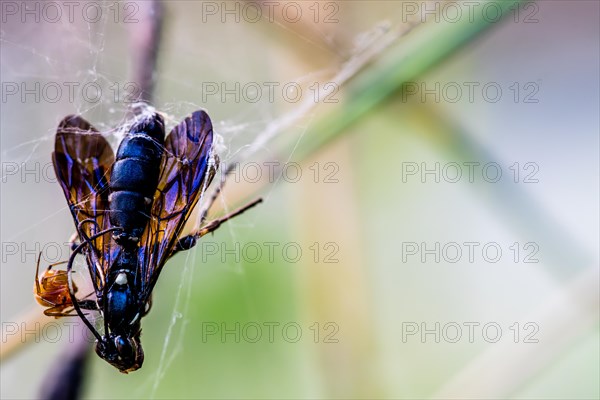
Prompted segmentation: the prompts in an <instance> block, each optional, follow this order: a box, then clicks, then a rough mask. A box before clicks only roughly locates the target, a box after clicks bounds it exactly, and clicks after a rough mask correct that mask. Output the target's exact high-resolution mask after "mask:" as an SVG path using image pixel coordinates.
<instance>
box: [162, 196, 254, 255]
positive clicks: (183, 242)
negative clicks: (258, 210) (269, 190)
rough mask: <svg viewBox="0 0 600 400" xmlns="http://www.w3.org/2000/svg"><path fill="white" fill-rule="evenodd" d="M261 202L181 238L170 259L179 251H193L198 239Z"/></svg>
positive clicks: (216, 220)
mask: <svg viewBox="0 0 600 400" xmlns="http://www.w3.org/2000/svg"><path fill="white" fill-rule="evenodd" d="M260 202H262V199H261V198H258V199H256V200H254V201H253V202H251V203H248V204H246V205H245V206H243V207H241V208H238V209H237V210H235V211H233V212H232V213H230V214H227V215H225V216H224V217H221V218H219V219H215V220H213V221H211V222H209V223H208V224H206V225H205V226H204V227H203V228H200V229H199V230H197V231H196V232H192V233H191V234H189V235H187V236H184V237H182V238H180V239H179V240H178V241H177V244H176V245H175V248H174V249H173V252H172V253H171V255H170V257H172V256H173V255H175V254H176V253H177V252H179V251H183V250H189V249H191V248H192V247H194V246H195V245H196V243H197V241H198V239H200V238H201V237H202V236H204V235H207V234H209V233H211V232H214V231H215V230H217V229H218V228H219V227H220V226H221V224H222V223H224V222H226V221H228V220H230V219H232V218H234V217H237V216H238V215H240V214H242V213H243V212H245V211H246V210H248V209H250V208H252V207H254V206H255V205H257V204H259V203H260Z"/></svg>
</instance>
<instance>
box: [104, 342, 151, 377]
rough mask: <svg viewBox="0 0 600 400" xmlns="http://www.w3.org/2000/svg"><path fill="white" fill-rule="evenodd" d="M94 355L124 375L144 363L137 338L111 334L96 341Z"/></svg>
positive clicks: (142, 352)
mask: <svg viewBox="0 0 600 400" xmlns="http://www.w3.org/2000/svg"><path fill="white" fill-rule="evenodd" d="M96 354H98V356H100V358H102V359H104V360H106V361H107V362H108V363H109V364H111V365H113V366H114V367H116V368H117V369H118V370H119V371H121V372H123V373H124V374H127V373H129V372H132V371H135V370H137V369H139V368H141V366H142V363H143V362H144V351H143V350H142V345H141V343H140V340H139V337H138V336H135V337H126V336H122V335H114V334H111V335H110V336H108V337H107V338H106V339H105V340H98V341H96Z"/></svg>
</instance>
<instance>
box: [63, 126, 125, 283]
mask: <svg viewBox="0 0 600 400" xmlns="http://www.w3.org/2000/svg"><path fill="white" fill-rule="evenodd" d="M114 160H115V156H114V153H113V150H112V148H111V147H110V145H109V143H108V142H107V141H106V139H104V137H103V136H102V135H101V134H100V133H99V132H98V131H97V130H96V129H94V127H93V126H92V125H91V124H90V123H89V122H87V121H86V120H84V119H83V118H81V117H79V116H74V115H70V116H67V117H65V118H64V119H63V120H62V121H61V122H60V124H59V125H58V129H57V132H56V139H55V145H54V153H53V154H52V163H53V164H54V171H55V172H56V177H57V179H58V181H59V183H60V185H61V187H62V189H63V192H64V194H65V197H66V198H67V202H68V204H69V209H70V210H71V214H72V215H73V219H74V221H75V226H76V227H77V233H78V235H79V238H80V240H85V239H86V238H88V237H90V236H92V235H94V234H96V233H98V232H100V231H102V230H104V229H106V228H108V227H109V218H108V212H109V206H108V179H109V171H110V168H111V166H112V164H113V162H114ZM85 220H88V222H85V223H83V224H80V223H81V222H82V221H85ZM110 248H111V239H110V235H103V236H101V237H99V238H97V239H95V240H93V241H92V242H91V247H90V251H88V252H87V258H88V266H89V270H90V275H91V277H92V282H93V284H94V288H95V289H96V291H97V293H98V290H101V288H102V286H103V283H104V277H103V275H104V273H105V271H106V268H107V266H106V265H107V264H108V262H109V260H108V259H107V258H109V254H110V250H111V249H110Z"/></svg>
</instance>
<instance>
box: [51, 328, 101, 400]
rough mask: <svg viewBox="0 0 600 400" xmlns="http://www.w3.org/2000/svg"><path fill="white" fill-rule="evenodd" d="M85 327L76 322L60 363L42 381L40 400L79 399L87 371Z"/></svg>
mask: <svg viewBox="0 0 600 400" xmlns="http://www.w3.org/2000/svg"><path fill="white" fill-rule="evenodd" d="M85 329H87V328H85V326H84V325H83V324H82V323H81V322H78V324H77V325H76V326H75V329H74V330H73V332H75V335H74V337H73V340H69V343H67V346H66V348H65V350H63V351H62V352H61V353H60V356H59V358H60V362H57V363H53V365H54V367H53V368H52V369H50V371H49V373H48V374H47V375H46V377H45V378H44V380H43V383H42V386H41V387H40V389H39V398H40V399H42V400H75V399H79V398H80V397H81V389H82V386H83V385H82V384H83V381H84V376H85V372H86V369H87V367H86V366H87V359H88V354H89V348H90V341H89V339H88V338H87V337H86V336H85V334H84V332H85Z"/></svg>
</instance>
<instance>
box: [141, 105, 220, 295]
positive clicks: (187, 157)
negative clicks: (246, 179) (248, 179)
mask: <svg viewBox="0 0 600 400" xmlns="http://www.w3.org/2000/svg"><path fill="white" fill-rule="evenodd" d="M212 143H213V129H212V123H211V121H210V118H209V116H208V114H206V112H204V111H201V110H200V111H196V112H194V113H193V114H192V115H191V116H190V117H187V118H186V119H185V120H183V121H182V122H181V123H180V124H179V125H177V126H176V127H175V128H173V130H172V131H171V133H170V134H169V135H168V136H167V138H166V139H165V150H164V153H163V159H162V165H161V172H160V178H159V183H158V188H157V190H156V193H155V195H154V202H153V205H152V211H151V218H150V222H149V223H148V226H147V227H146V230H145V231H144V233H143V235H142V238H141V240H140V244H141V246H140V250H139V255H138V261H139V262H138V268H139V269H138V272H139V274H140V277H139V278H140V282H139V283H140V286H141V289H142V299H147V298H148V297H149V296H150V294H151V292H152V289H153V288H154V285H155V283H156V280H157V279H158V276H159V274H160V271H161V269H162V267H163V266H164V264H165V263H166V261H167V259H168V258H169V256H170V255H171V253H172V252H173V249H174V248H175V245H176V244H177V241H178V239H179V236H180V234H181V231H182V230H183V227H184V226H185V223H186V221H187V219H188V218H189V217H190V214H191V213H192V211H193V209H194V206H195V205H196V203H197V202H198V200H199V198H200V195H201V193H202V192H203V190H204V189H205V188H206V187H208V185H209V184H210V182H211V181H212V178H213V176H214V173H215V168H210V167H209V159H210V155H211V150H212Z"/></svg>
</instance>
